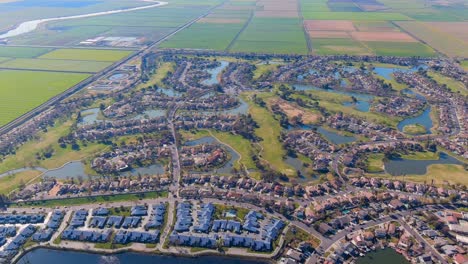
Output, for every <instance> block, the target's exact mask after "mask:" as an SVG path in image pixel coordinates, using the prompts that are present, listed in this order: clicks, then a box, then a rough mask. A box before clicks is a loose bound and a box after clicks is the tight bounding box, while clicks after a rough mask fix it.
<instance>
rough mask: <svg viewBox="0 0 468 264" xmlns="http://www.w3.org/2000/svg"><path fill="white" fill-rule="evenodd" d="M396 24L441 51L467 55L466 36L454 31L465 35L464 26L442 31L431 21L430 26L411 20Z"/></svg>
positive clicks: (465, 29) (454, 54) (461, 55)
mask: <svg viewBox="0 0 468 264" xmlns="http://www.w3.org/2000/svg"><path fill="white" fill-rule="evenodd" d="M397 24H398V25H399V26H400V27H402V28H403V29H405V30H406V31H408V32H410V33H411V34H412V35H414V36H416V37H417V38H419V39H421V40H422V41H424V42H425V43H427V44H428V45H430V46H431V47H433V48H435V49H436V50H438V51H440V52H441V53H444V54H446V55H448V56H460V57H468V49H466V46H467V44H468V43H467V41H466V40H465V38H466V36H465V37H463V36H460V35H458V34H457V33H455V32H462V33H463V32H465V35H466V34H467V33H468V32H467V30H468V29H467V28H466V27H465V28H463V27H462V28H455V29H450V30H447V31H445V30H444V31H442V30H440V29H439V30H438V29H437V28H438V27H440V25H439V24H435V25H437V26H438V27H434V23H432V26H431V24H425V23H422V22H412V21H406V22H403V21H401V22H397ZM459 25H460V24H458V23H457V24H456V25H453V27H458V26H459ZM462 25H464V24H462ZM447 26H449V27H450V26H451V25H450V24H447Z"/></svg>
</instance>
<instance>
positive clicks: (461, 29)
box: [425, 22, 468, 44]
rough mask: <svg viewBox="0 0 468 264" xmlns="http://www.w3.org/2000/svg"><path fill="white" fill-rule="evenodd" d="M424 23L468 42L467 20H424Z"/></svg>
mask: <svg viewBox="0 0 468 264" xmlns="http://www.w3.org/2000/svg"><path fill="white" fill-rule="evenodd" d="M425 24H426V25H428V26H429V27H430V28H433V29H434V30H437V31H441V32H444V33H447V34H451V35H453V36H454V37H456V38H459V39H460V40H463V41H465V42H468V22H425ZM467 44H468V43H467Z"/></svg>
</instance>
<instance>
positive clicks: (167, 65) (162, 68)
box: [138, 62, 175, 88]
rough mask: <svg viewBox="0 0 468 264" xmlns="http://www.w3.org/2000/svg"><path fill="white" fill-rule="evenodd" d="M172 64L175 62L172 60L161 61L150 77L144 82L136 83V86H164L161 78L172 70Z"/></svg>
mask: <svg viewBox="0 0 468 264" xmlns="http://www.w3.org/2000/svg"><path fill="white" fill-rule="evenodd" d="M174 66H175V63H173V62H163V63H161V64H160V65H159V67H158V68H157V69H156V72H155V73H153V74H152V75H151V77H150V79H149V80H148V81H147V82H145V83H141V84H140V85H138V88H144V87H148V86H152V85H157V86H158V87H164V86H165V85H164V84H163V82H162V80H163V79H164V77H166V76H167V74H168V73H169V72H173V71H174Z"/></svg>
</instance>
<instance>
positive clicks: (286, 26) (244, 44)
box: [231, 17, 308, 54]
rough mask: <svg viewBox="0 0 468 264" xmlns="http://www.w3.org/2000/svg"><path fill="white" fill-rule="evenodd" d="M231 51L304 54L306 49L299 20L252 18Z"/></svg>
mask: <svg viewBox="0 0 468 264" xmlns="http://www.w3.org/2000/svg"><path fill="white" fill-rule="evenodd" d="M231 51H234V52H259V53H286V54H287V53H290V54H291V53H293V54H294V53H295V54H306V53H307V51H308V49H307V43H306V39H305V36H304V32H303V30H302V26H301V20H300V19H294V18H255V17H254V18H253V19H252V21H251V22H250V23H249V25H248V26H247V28H246V29H245V30H244V31H243V32H242V33H241V34H240V36H239V37H238V38H237V40H236V42H235V43H234V45H233V47H232V49H231Z"/></svg>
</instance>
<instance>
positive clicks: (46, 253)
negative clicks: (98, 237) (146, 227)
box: [18, 248, 268, 264]
mask: <svg viewBox="0 0 468 264" xmlns="http://www.w3.org/2000/svg"><path fill="white" fill-rule="evenodd" d="M43 263H48V264H63V263H67V264H83V263H86V264H133V263H138V264H154V263H165V264H205V263H207V264H211V263H223V264H266V263H268V262H266V261H259V260H258V259H256V260H247V259H240V258H230V257H221V256H200V257H196V258H188V257H176V256H163V255H150V254H143V253H130V252H127V253H120V254H115V255H107V256H104V255H100V254H93V253H85V252H74V251H62V250H51V249H45V248H38V249H34V250H32V251H30V252H28V253H27V254H26V255H24V256H23V257H22V258H21V259H20V260H19V261H18V264H43Z"/></svg>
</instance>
